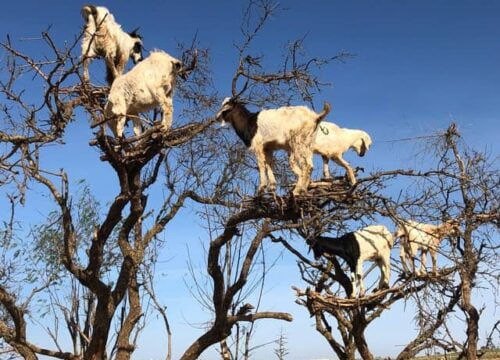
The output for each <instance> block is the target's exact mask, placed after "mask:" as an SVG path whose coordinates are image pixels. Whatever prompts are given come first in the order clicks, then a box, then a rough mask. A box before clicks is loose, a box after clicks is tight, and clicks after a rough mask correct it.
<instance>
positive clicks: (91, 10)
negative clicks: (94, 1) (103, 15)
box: [81, 4, 97, 22]
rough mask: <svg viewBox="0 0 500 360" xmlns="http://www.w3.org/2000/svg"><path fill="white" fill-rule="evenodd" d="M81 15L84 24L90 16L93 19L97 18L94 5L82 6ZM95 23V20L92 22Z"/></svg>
mask: <svg viewBox="0 0 500 360" xmlns="http://www.w3.org/2000/svg"><path fill="white" fill-rule="evenodd" d="M81 14H82V17H83V19H84V20H85V21H86V22H89V17H90V16H91V15H92V16H93V17H94V19H95V18H96V17H97V8H96V7H95V6H94V5H89V4H87V5H83V7H82V10H81ZM94 21H95V20H94Z"/></svg>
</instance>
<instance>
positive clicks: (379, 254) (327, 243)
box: [310, 225, 394, 297]
mask: <svg viewBox="0 0 500 360" xmlns="http://www.w3.org/2000/svg"><path fill="white" fill-rule="evenodd" d="M393 244H394V237H393V236H392V234H391V232H390V231H389V230H388V229H387V228H386V227H385V226H383V225H371V226H367V227H365V228H362V229H360V230H357V231H354V232H349V233H346V234H344V235H342V236H341V237H338V238H332V237H326V236H319V237H317V238H315V239H314V241H313V242H311V244H310V245H311V248H312V250H313V253H314V258H315V259H316V260H319V258H320V257H321V256H325V257H327V258H328V257H330V256H339V257H341V258H342V259H344V260H345V261H346V263H347V265H348V266H349V269H350V270H351V284H352V293H351V294H350V296H351V297H357V296H358V295H359V294H361V295H363V294H364V292H365V286H364V282H363V263H364V262H365V261H366V260H371V261H375V263H376V264H377V266H378V267H379V268H380V280H379V284H378V288H377V289H378V290H380V289H383V288H388V287H389V280H390V276H391V249H392V245H393Z"/></svg>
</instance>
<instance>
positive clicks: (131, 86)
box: [104, 50, 182, 137]
mask: <svg viewBox="0 0 500 360" xmlns="http://www.w3.org/2000/svg"><path fill="white" fill-rule="evenodd" d="M180 70H182V63H181V62H180V61H179V60H177V59H176V58H174V57H172V56H170V55H169V54H167V53H166V52H164V51H160V50H155V51H152V52H151V54H150V55H149V56H148V57H147V58H146V59H144V60H143V61H141V62H140V63H139V64H137V65H136V66H134V67H133V68H132V70H130V71H129V72H128V73H126V74H123V75H120V76H118V77H117V78H116V79H115V81H114V82H113V85H111V89H110V91H109V96H108V102H107V103H106V108H105V113H104V116H105V117H106V119H108V125H109V127H110V128H111V130H112V131H113V133H114V135H115V136H116V137H122V136H123V129H124V127H125V123H126V121H127V115H131V117H132V119H133V121H134V134H135V135H139V134H140V133H141V121H140V119H139V117H138V114H139V113H141V112H145V111H148V110H151V109H152V108H154V107H156V106H160V107H161V109H162V111H163V117H162V125H163V127H164V128H165V130H168V129H169V128H170V126H171V125H172V115H173V102H172V95H173V91H174V86H175V80H176V76H177V74H178V73H179V71H180Z"/></svg>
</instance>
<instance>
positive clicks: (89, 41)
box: [82, 5, 142, 85]
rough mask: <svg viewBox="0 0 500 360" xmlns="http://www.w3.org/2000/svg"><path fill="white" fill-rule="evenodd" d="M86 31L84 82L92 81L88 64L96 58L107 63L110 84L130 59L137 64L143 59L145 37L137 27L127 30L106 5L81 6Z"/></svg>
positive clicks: (84, 34)
mask: <svg viewBox="0 0 500 360" xmlns="http://www.w3.org/2000/svg"><path fill="white" fill-rule="evenodd" d="M82 16H83V19H84V20H85V30H84V33H83V38H82V59H83V81H84V82H88V81H89V64H90V60H91V59H92V58H94V57H102V58H104V61H105V62H106V80H107V81H108V84H110V85H111V83H113V81H114V79H115V78H116V77H117V76H118V75H120V74H122V73H123V71H124V69H125V65H126V64H127V61H128V59H129V58H132V61H133V62H134V64H136V63H138V62H139V61H141V60H142V38H141V36H140V35H139V34H137V30H134V31H133V32H131V33H126V32H125V31H123V30H122V28H121V26H120V25H119V24H118V23H117V22H116V21H115V18H114V16H113V14H111V13H110V12H109V10H108V9H107V8H105V7H103V6H94V5H85V6H84V7H83V8H82Z"/></svg>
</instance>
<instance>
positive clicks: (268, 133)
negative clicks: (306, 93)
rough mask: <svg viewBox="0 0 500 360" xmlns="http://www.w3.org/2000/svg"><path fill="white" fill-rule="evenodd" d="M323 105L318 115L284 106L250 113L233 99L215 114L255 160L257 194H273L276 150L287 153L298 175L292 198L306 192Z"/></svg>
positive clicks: (326, 104) (224, 103) (302, 109)
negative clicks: (257, 177) (266, 189)
mask: <svg viewBox="0 0 500 360" xmlns="http://www.w3.org/2000/svg"><path fill="white" fill-rule="evenodd" d="M330 108H331V107H330V104H328V103H325V104H324V107H323V111H322V112H321V113H319V114H317V113H315V112H314V111H312V110H311V109H309V108H307V107H305V106H284V107H280V108H278V109H270V110H262V111H260V112H257V113H252V112H250V111H248V109H247V108H246V107H245V106H243V104H242V103H241V102H239V101H238V100H236V99H232V98H226V99H225V100H224V101H223V103H222V108H221V110H220V111H219V113H218V114H217V118H218V119H222V122H223V123H225V122H226V121H227V122H229V123H231V125H232V126H233V128H234V130H235V131H236V134H237V135H238V136H239V138H240V139H241V140H242V141H243V142H244V143H245V145H246V146H247V147H248V149H249V150H250V151H252V152H253V153H254V154H255V156H256V158H257V165H258V167H259V177H260V184H259V192H262V191H263V190H264V189H265V188H269V190H271V191H274V190H275V187H276V179H275V177H274V173H273V169H272V163H273V152H274V151H275V150H286V151H287V152H288V155H289V161H290V167H291V168H292V171H293V172H294V173H295V175H297V183H296V185H295V188H294V189H293V194H294V195H297V194H300V193H303V192H306V191H307V187H308V185H309V182H310V181H311V172H312V168H313V159H312V157H313V152H312V143H313V141H314V136H315V135H316V131H317V129H318V124H319V122H320V121H321V120H323V119H324V118H325V116H326V115H327V114H328V113H329V112H330Z"/></svg>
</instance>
